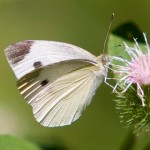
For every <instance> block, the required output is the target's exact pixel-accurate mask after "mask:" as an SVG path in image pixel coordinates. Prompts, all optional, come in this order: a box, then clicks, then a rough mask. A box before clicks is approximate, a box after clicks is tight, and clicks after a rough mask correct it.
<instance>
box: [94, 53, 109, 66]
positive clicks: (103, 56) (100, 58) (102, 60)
mask: <svg viewBox="0 0 150 150" xmlns="http://www.w3.org/2000/svg"><path fill="white" fill-rule="evenodd" d="M111 60H112V58H111V56H109V55H108V54H106V53H104V54H101V55H100V56H98V57H97V61H98V62H99V63H102V65H103V66H108V65H109V64H110V62H111Z"/></svg>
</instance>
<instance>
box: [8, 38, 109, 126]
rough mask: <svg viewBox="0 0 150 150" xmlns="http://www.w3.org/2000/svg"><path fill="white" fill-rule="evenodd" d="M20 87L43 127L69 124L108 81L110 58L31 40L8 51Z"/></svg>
mask: <svg viewBox="0 0 150 150" xmlns="http://www.w3.org/2000/svg"><path fill="white" fill-rule="evenodd" d="M5 54H6V57H7V60H8V62H9V64H10V66H11V68H12V70H13V71H14V73H15V75H16V78H17V87H18V89H19V91H20V93H21V95H22V96H23V97H24V99H25V100H26V101H27V103H29V104H30V105H31V106H32V108H33V114H34V116H35V118H36V120H37V121H38V122H40V123H41V124H42V125H43V126H47V127H56V126H64V125H69V124H71V123H72V122H74V121H75V120H77V119H78V118H79V117H80V116H81V113H82V111H83V110H84V109H85V108H86V107H87V106H88V105H89V104H90V102H91V100H92V97H93V96H94V94H95V92H96V89H97V88H98V86H99V85H100V84H101V82H102V81H103V79H106V78H107V72H108V65H109V64H110V60H111V58H110V56H108V55H107V54H101V55H100V56H98V57H96V56H94V55H92V54H91V53H89V52H87V51H85V50H84V49H81V48H79V47H77V46H74V45H71V44H67V43H61V42H53V41H39V40H28V41H22V42H18V43H15V44H13V45H10V46H9V47H8V48H6V49H5Z"/></svg>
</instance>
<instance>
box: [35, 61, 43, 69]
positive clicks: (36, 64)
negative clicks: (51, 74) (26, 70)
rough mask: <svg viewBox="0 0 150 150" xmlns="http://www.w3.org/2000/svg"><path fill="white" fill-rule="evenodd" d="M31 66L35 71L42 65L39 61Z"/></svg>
mask: <svg viewBox="0 0 150 150" xmlns="http://www.w3.org/2000/svg"><path fill="white" fill-rule="evenodd" d="M33 66H34V68H35V69H39V68H41V67H42V63H41V61H36V62H35V63H34V64H33Z"/></svg>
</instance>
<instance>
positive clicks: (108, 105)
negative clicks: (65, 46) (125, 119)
mask: <svg viewBox="0 0 150 150" xmlns="http://www.w3.org/2000/svg"><path fill="white" fill-rule="evenodd" d="M149 8H150V1H149V0H144V1H136V0H132V1H131V0H126V1H120V0H114V1H109V0H101V1H100V0H59V1H58V0H55V1H54V0H0V19H1V21H0V81H1V84H0V134H10V135H17V136H21V137H25V138H27V139H29V140H31V141H33V142H35V143H38V144H39V145H45V147H54V148H55V149H56V148H57V149H60V150H61V149H64V150H65V149H66V150H91V149H94V150H125V149H127V148H124V145H125V143H126V142H127V141H128V140H131V141H130V142H131V145H132V144H133V143H134V141H135V140H136V141H137V142H136V144H135V145H134V148H133V149H134V150H142V149H144V147H146V145H147V144H148V143H149V139H150V137H149V135H144V134H142V135H140V136H139V137H134V135H133V138H132V134H131V133H130V132H131V131H130V129H124V128H123V127H122V125H121V124H120V122H119V118H118V114H117V113H116V110H115V103H114V102H113V101H112V100H113V95H112V94H111V91H112V89H111V88H109V87H107V86H106V85H104V84H102V85H101V86H100V88H99V89H98V90H97V93H96V95H95V97H94V99H93V101H92V103H91V105H90V106H89V107H88V108H87V109H86V110H85V111H84V113H83V115H82V116H81V118H80V119H79V120H77V121H76V122H75V123H73V124H72V125H70V126H65V127H61V128H45V127H43V126H41V125H40V124H38V123H37V122H36V121H35V119H34V117H33V115H32V110H31V107H30V106H29V105H28V104H26V103H25V101H24V100H23V98H22V97H21V95H20V94H19V92H18V90H17V88H16V85H15V82H16V79H15V76H14V75H13V73H12V71H11V69H10V67H9V65H8V64H7V61H6V59H5V56H4V51H3V50H4V48H6V47H7V46H8V45H10V44H12V43H14V42H17V41H21V40H26V39H34V40H35V39H39V40H53V41H63V42H67V43H72V44H74V45H77V46H80V47H82V48H84V49H86V50H88V51H90V52H91V53H93V54H95V55H99V54H100V53H101V50H102V49H103V43H104V39H105V34H106V32H107V27H108V24H109V19H110V16H111V14H112V12H114V13H115V19H114V21H113V26H112V30H113V29H114V28H115V27H117V26H119V25H120V24H122V23H123V22H126V21H129V20H132V21H134V22H135V23H137V24H138V26H139V27H140V28H141V29H142V30H143V31H144V32H146V33H147V35H150V28H149V26H150V21H149V14H150V9H149ZM149 37H150V36H149ZM118 44H120V43H118ZM128 150H129V149H128Z"/></svg>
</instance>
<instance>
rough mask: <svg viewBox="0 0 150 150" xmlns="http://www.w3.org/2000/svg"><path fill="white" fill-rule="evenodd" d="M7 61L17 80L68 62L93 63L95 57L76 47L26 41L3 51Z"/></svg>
mask: <svg viewBox="0 0 150 150" xmlns="http://www.w3.org/2000/svg"><path fill="white" fill-rule="evenodd" d="M5 54H6V57H7V60H8V62H9V64H10V66H11V67H12V69H13V71H14V73H15V75H16V77H17V79H20V78H22V77H23V76H24V75H26V74H28V73H30V72H32V71H34V70H35V69H39V68H42V67H45V66H47V65H52V64H55V63H59V62H61V61H69V60H83V61H88V62H94V63H95V59H96V58H95V56H94V55H92V54H91V53H89V52H87V51H85V50H84V49H81V48H79V47H77V46H74V45H71V44H67V43H61V42H53V41H42V40H41V41H40V40H28V41H22V42H18V43H15V44H13V45H10V46H9V47H7V48H6V49H5Z"/></svg>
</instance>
